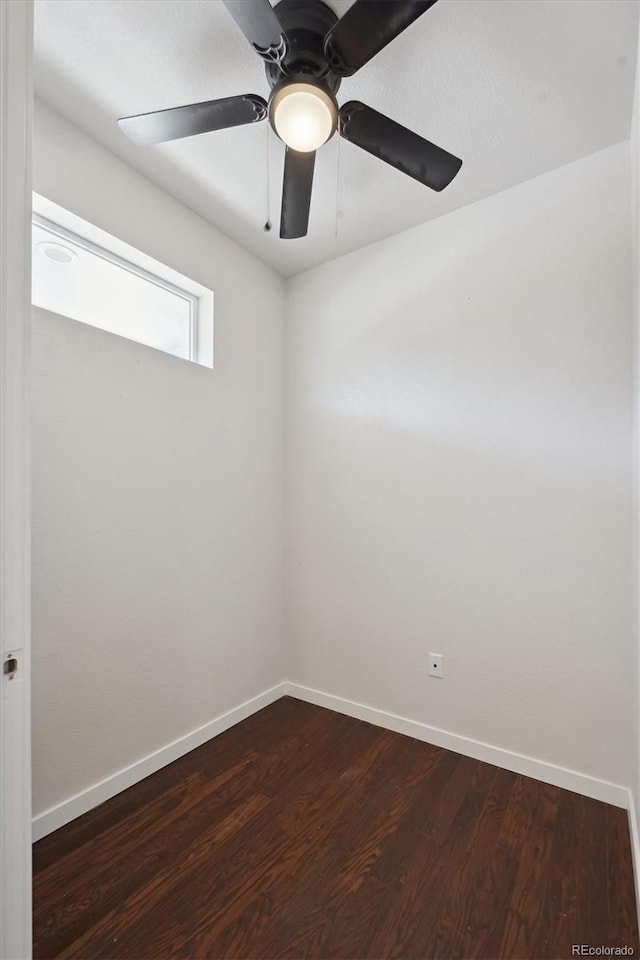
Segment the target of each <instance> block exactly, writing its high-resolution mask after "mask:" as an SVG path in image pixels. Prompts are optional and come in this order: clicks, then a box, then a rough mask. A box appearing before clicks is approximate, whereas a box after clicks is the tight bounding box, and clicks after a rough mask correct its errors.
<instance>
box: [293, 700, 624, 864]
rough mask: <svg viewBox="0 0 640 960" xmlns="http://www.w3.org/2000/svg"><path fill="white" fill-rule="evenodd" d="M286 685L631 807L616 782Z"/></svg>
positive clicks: (340, 709)
mask: <svg viewBox="0 0 640 960" xmlns="http://www.w3.org/2000/svg"><path fill="white" fill-rule="evenodd" d="M284 687H285V690H284V692H283V695H284V693H285V692H286V693H287V694H288V695H289V696H292V697H297V698H298V699H299V700H306V702H307V703H315V704H316V705H317V706H319V707H327V708H328V709H329V710H335V711H336V712H337V713H344V714H346V716H348V717H355V718H356V719H357V720H366V721H367V723H373V724H375V725H376V726H378V727H385V728H386V729H387V730H393V731H395V732H396V733H404V734H406V736H408V737H414V738H415V739H416V740H423V741H425V742H426V743H431V744H433V745H434V746H436V747H444V748H445V750H453V751H454V753H462V754H464V756H466V757H472V758H473V759H474V760H483V761H484V762H485V763H492V764H493V765H494V766H496V767H502V768H503V769H504V770H511V771H513V773H520V774H522V775H523V776H525V777H533V778H534V779H536V780H541V781H542V782H543V783H550V784H553V786H555V787H562V788H563V789H565V790H573V792H574V793H581V794H583V795H584V796H585V797H592V798H593V799H594V800H602V801H604V803H611V804H613V805H614V806H616V807H623V808H625V809H626V808H628V807H629V802H630V793H629V790H628V788H627V787H622V786H620V785H619V784H617V783H609V782H608V781H606V780H597V779H596V778H595V777H590V776H587V774H585V773H578V772H577V771H576V770H568V769H567V768H566V767H558V766H556V765H555V764H553V763H545V762H544V761H543V760H534V759H533V757H526V756H524V755H523V754H520V753H512V752H511V751H510V750H503V749H502V748H500V747H493V746H491V744H488V743H482V742H481V741H479V740H472V739H471V738H470V737H462V736H460V735H459V734H457V733H449V731H448V730H440V729H439V728H438V727H430V726H429V725H428V724H426V723H419V722H418V721H417V720H409V719H407V717H399V716H396V714H394V713H387V712H386V711H385V710H378V709H376V708H375V707H368V706H365V704H363V703H355V702H354V701H353V700H345V699H343V698H342V697H335V696H333V695H332V694H330V693H323V692H322V691H321V690H313V689H312V688H311V687H303V686H301V685H300V684H298V683H285V684H284ZM634 819H635V818H634ZM639 864H640V861H639Z"/></svg>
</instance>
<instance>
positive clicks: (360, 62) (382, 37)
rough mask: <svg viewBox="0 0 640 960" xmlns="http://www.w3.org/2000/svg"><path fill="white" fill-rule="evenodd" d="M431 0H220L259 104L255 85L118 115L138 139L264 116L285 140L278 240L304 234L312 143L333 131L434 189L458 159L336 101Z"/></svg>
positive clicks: (447, 179)
mask: <svg viewBox="0 0 640 960" xmlns="http://www.w3.org/2000/svg"><path fill="white" fill-rule="evenodd" d="M435 2H436V0H355V3H354V4H353V5H352V6H351V7H350V8H349V9H348V10H347V12H346V13H345V15H344V16H343V17H342V19H340V20H338V18H337V17H336V15H335V13H334V12H333V10H332V9H331V8H330V7H328V6H327V5H326V4H325V3H323V2H322V0H280V3H278V4H277V6H275V7H272V6H271V4H270V3H269V0H224V3H225V6H226V7H227V9H228V10H229V13H230V14H231V16H232V17H233V18H234V20H235V21H236V23H237V24H238V26H239V27H240V29H241V30H242V32H243V34H244V35H245V37H246V38H247V40H248V41H249V43H250V44H251V46H252V47H253V49H254V50H255V51H256V53H257V54H258V55H259V56H261V57H262V59H263V60H264V61H265V72H266V75H267V80H268V82H269V85H270V87H271V94H270V96H269V100H268V103H267V101H265V100H264V99H263V98H262V97H260V96H257V95H255V94H245V95H244V96H239V97H225V98H223V99H221V100H207V101H205V102H204V103H191V104H188V105H187V106H184V107H173V108H171V109H169V110H158V111H156V112H154V113H143V114H140V115H138V116H135V117H123V118H122V119H120V120H118V123H119V124H120V127H121V128H122V130H123V131H124V133H125V134H126V135H127V136H128V137H129V138H130V139H131V140H133V141H135V142H136V143H140V144H151V143H162V142H164V141H166V140H179V139H180V138H181V137H191V136H193V135H194V134H198V133H209V132H210V131H213V130H224V129H226V128H227V127H235V126H240V125H242V124H246V123H256V122H257V121H259V120H264V119H265V118H266V117H267V115H268V117H269V121H270V123H271V126H272V128H273V130H274V131H275V133H276V135H277V136H278V137H279V138H280V140H282V141H283V142H284V144H285V146H286V154H285V162H284V183H283V188H282V208H281V215H280V236H281V237H282V238H283V239H294V238H297V237H304V236H305V235H306V233H307V228H308V223H309V207H310V203H311V189H312V186H313V168H314V164H315V155H316V150H317V149H318V148H319V147H321V146H322V144H324V143H326V142H327V140H329V139H330V138H331V137H332V136H333V134H334V133H335V132H336V131H338V133H339V134H340V136H342V137H344V139H345V140H348V141H349V142H350V143H353V144H355V146H357V147H361V148H362V149H363V150H366V151H367V152H368V153H371V154H373V156H375V157H378V158H379V159H380V160H384V161H385V163H389V164H391V166H393V167H396V168H397V169H398V170H401V171H402V172H403V173H406V174H408V176H410V177H413V178H414V179H415V180H418V181H419V182H420V183H423V184H425V185H426V186H427V187H431V189H432V190H443V189H444V187H446V186H447V185H448V184H449V183H451V181H452V180H453V178H454V177H455V175H456V174H457V172H458V170H459V169H460V167H461V166H462V160H459V159H458V157H454V156H453V154H451V153H448V152H447V151H446V150H443V149H442V148H441V147H438V146H436V145H435V144H434V143H430V142H429V140H425V139H423V138H422V137H420V136H418V134H417V133H413V132H412V131H411V130H408V129H407V128H406V127H403V126H401V125H400V124H399V123H396V122H395V121H394V120H391V119H389V117H386V116H384V115H383V114H381V113H378V111H377V110H374V109H373V108H372V107H368V106H366V104H364V103H360V101H358V100H350V101H349V102H348V103H344V104H343V105H342V106H341V107H338V104H337V101H336V93H337V92H338V89H339V87H340V83H341V81H342V79H343V78H344V77H350V76H352V75H353V74H354V73H355V72H356V71H357V70H359V69H360V67H362V66H364V64H365V63H368V61H369V60H371V59H372V57H375V55H376V54H377V53H379V52H380V51H381V50H382V49H383V48H384V47H386V46H387V44H388V43H390V42H391V41H392V40H393V39H394V38H395V37H397V36H398V35H399V34H400V33H402V31H403V30H406V28H407V27H408V26H410V25H411V24H412V23H413V21H414V20H417V18H418V17H419V16H421V15H422V14H423V13H425V12H426V11H427V10H428V9H429V7H432V6H433V4H434V3H435Z"/></svg>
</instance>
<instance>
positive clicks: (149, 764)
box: [32, 681, 640, 904]
mask: <svg viewBox="0 0 640 960" xmlns="http://www.w3.org/2000/svg"><path fill="white" fill-rule="evenodd" d="M287 695H289V696H292V697H297V698H298V699H299V700H305V701H306V702H307V703H314V704H316V705H317V706H319V707H326V708H327V709H329V710H335V711H336V712H337V713H343V714H345V715H346V716H348V717H354V718H355V719H357V720H365V721H366V722H367V723H373V724H375V725H376V726H378V727H385V728H386V729H387V730H393V731H395V732H396V733H403V734H405V735H406V736H409V737H414V738H415V739H416V740H422V741H424V742H425V743H431V744H433V745H434V746H437V747H443V748H444V749H445V750H453V751H454V752H455V753H461V754H463V755H464V756H467V757H472V758H473V759H474V760H483V761H484V762H485V763H491V764H493V765H494V766H497V767H502V768H503V769H505V770H511V771H513V772H514V773H519V774H522V775H523V776H526V777H533V778H534V779H536V780H541V781H542V782H543V783H550V784H553V785H554V786H556V787H562V788H564V789H565V790H573V791H574V792H575V793H581V794H583V795H584V796H586V797H592V798H593V799H595V800H602V801H603V802H604V803H611V804H613V805H614V806H616V807H623V808H625V809H628V811H629V830H630V836H631V847H632V852H633V858H634V875H635V877H636V889H637V895H638V903H639V904H640V839H639V836H638V823H637V821H636V816H635V808H634V805H633V797H632V794H631V791H630V790H629V789H628V788H627V787H623V786H620V785H619V784H616V783H609V782H607V781H606V780H597V779H596V778H594V777H590V776H587V774H584V773H578V772H577V771H576V770H569V769H567V768H565V767H558V766H556V765H555V764H552V763H545V762H544V761H542V760H535V759H533V758H532V757H526V756H524V755H523V754H519V753H512V752H511V751H509V750H503V749H501V748H500V747H494V746H491V744H488V743H482V742H481V741H479V740H472V739H471V738H470V737H463V736H460V735H459V734H457V733H450V732H449V731H447V730H440V729H439V728H438V727H431V726H429V725H428V724H426V723H420V722H418V721H417V720H409V719H408V718H407V717H400V716H397V715H396V714H394V713H387V712H386V711H385V710H378V709H377V708H375V707H368V706H366V705H365V704H362V703H356V702H354V701H353V700H345V699H344V698H343V697H336V696H333V694H330V693H324V692H323V691H321V690H314V689H312V688H311V687H304V686H301V685H300V684H298V683H290V682H288V681H285V682H283V683H279V684H276V686H275V687H271V689H269V690H265V691H264V693H261V694H259V695H258V696H256V697H253V698H252V699H251V700H247V701H246V702H245V703H241V704H240V705H239V706H238V707H235V708H234V709H233V710H229V711H228V712H227V713H223V714H222V715H221V716H219V717H216V718H215V719H214V720H211V721H210V722H209V723H206V724H204V726H202V727H198V729H197V730H193V731H192V732H191V733H187V734H186V735H185V736H183V737H179V738H178V739H177V740H174V741H173V742H172V743H169V744H167V745H166V746H165V747H161V748H160V749H159V750H156V751H155V752H154V753H151V754H149V755H148V756H146V757H143V758H142V760H138V761H137V762H136V763H132V764H131V765H130V766H128V767H125V768H124V769H122V770H118V771H117V773H114V774H112V776H110V777H107V778H106V779H105V780H101V781H100V782H99V783H95V784H93V785H92V786H91V787H88V788H87V789H86V790H82V791H81V792H80V793H77V794H75V796H73V797H70V798H69V799H68V800H64V801H63V802H62V803H59V804H57V805H56V806H55V807H51V808H50V809H49V810H45V811H44V813H41V814H39V815H38V816H37V817H34V818H33V831H32V837H33V841H34V842H35V841H36V840H40V839H41V838H42V837H46V836H47V834H49V833H52V832H53V831H54V830H57V829H58V827H62V826H64V824H65V823H69V822H70V821H71V820H75V818H76V817H80V816H82V814H83V813H87V811H89V810H92V809H93V808H94V807H97V806H98V805H99V804H101V803H104V802H105V800H109V799H110V798H111V797H114V796H115V795H116V794H117V793H120V792H121V791H122V790H126V789H127V788H128V787H131V786H133V784H134V783H138V782H139V781H140V780H143V779H144V778H145V777H148V776H149V774H151V773H155V772H156V770H160V769H161V768H162V767H165V766H166V765H167V764H169V763H172V762H173V761H174V760H177V759H178V758H179V757H182V756H183V755H184V754H185V753H189V751H191V750H194V749H195V748H196V747H199V746H201V745H202V744H203V743H206V741H207V740H210V739H211V738H212V737H215V736H217V735H218V734H219V733H223V732H224V731H225V730H228V729H229V727H232V726H234V725H235V724H236V723H240V721H241V720H245V719H246V718H247V717H249V716H251V714H253V713H256V712H257V711H258V710H261V709H262V708H263V707H266V706H268V705H269V704H270V703H273V702H274V700H278V699H279V698H280V697H284V696H287Z"/></svg>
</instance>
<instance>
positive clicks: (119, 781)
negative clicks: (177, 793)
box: [32, 683, 286, 842]
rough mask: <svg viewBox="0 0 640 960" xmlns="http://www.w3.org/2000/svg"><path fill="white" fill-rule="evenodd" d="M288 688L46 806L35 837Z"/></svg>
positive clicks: (255, 700)
mask: <svg viewBox="0 0 640 960" xmlns="http://www.w3.org/2000/svg"><path fill="white" fill-rule="evenodd" d="M285 688H286V684H285V683H279V684H276V686H275V687H271V689H270V690H265V691H264V693H260V694H258V696H257V697H253V698H252V699H251V700H247V701H245V703H241V704H240V706H238V707H234V709H233V710H229V711H228V712H227V713H223V714H221V716H219V717H216V718H215V719H214V720H211V721H209V723H205V724H204V726H202V727H198V729H197V730H192V731H191V733H187V734H185V736H183V737H179V738H178V739H177V740H174V741H173V742H172V743H168V744H167V745H166V746H165V747H161V748H160V749H159V750H156V751H155V752H154V753H150V754H149V755H148V756H146V757H143V758H142V760H138V761H136V763H132V764H130V766H128V767H124V769H123V770H118V772H117V773H114V774H112V775H111V776H110V777H107V778H106V779H105V780H101V781H100V782H99V783H94V784H93V786H91V787H88V788H87V789H86V790H82V791H81V792H80V793H77V794H75V796H73V797H70V798H69V799H68V800H64V801H63V802H62V803H59V804H57V805H56V806H55V807H51V808H50V809H49V810H45V811H44V813H41V814H39V815H38V816H37V817H34V818H33V824H32V840H33V841H34V842H35V841H36V840H40V839H42V837H46V835H47V834H48V833H52V832H53V831H54V830H57V829H58V827H62V826H64V824H65V823H69V822H70V821H71V820H75V818H76V817H80V816H82V814H83V813H87V811H88V810H92V809H93V808H94V807H97V806H98V805H99V804H101V803H104V802H105V800H109V799H110V798H111V797H114V796H115V795H116V794H117V793H120V792H121V791H122V790H126V789H127V787H131V786H133V784H134V783H138V781H140V780H144V778H145V777H148V776H149V774H150V773H155V772H156V770H160V769H161V767H166V765H167V764H168V763H172V762H173V761H174V760H177V759H178V758H179V757H182V756H184V754H185V753H189V751H191V750H193V749H195V747H199V746H201V745H202V744H203V743H206V741H207V740H211V738H212V737H215V736H217V735H218V734H219V733H223V732H224V731H225V730H228V729H229V727H233V726H234V725H235V724H236V723H240V721H241V720H245V719H246V718H247V717H250V716H251V714H252V713H256V712H257V711H258V710H262V708H263V707H266V706H268V705H269V704H270V703H273V701H274V700H278V699H279V698H280V697H283V696H284V695H285V692H286V689H285Z"/></svg>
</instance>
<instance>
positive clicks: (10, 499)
mask: <svg viewBox="0 0 640 960" xmlns="http://www.w3.org/2000/svg"><path fill="white" fill-rule="evenodd" d="M32 50H33V0H0V656H1V659H2V666H3V672H2V674H0V690H1V697H0V829H1V833H0V837H1V842H0V958H2V960H28V958H30V957H31V717H30V692H31V684H30V643H29V641H30V609H31V584H30V574H31V557H30V513H31V506H30V465H29V449H30V443H29V395H28V379H29V377H28V371H29V331H30V326H31V112H32ZM10 658H11V659H13V660H15V661H16V662H17V672H16V673H15V676H9V675H5V673H4V668H5V664H7V663H8V661H9V659H10Z"/></svg>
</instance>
